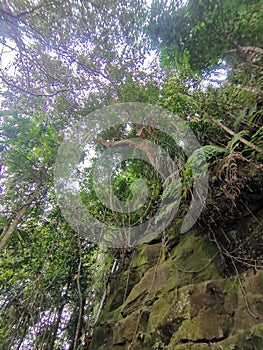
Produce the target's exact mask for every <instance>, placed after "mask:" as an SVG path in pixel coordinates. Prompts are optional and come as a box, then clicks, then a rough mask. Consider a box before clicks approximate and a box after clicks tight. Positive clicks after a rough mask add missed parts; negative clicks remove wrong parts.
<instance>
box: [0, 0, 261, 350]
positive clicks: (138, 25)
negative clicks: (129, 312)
mask: <svg viewBox="0 0 263 350" xmlns="http://www.w3.org/2000/svg"><path fill="white" fill-rule="evenodd" d="M262 33H263V2H262V0H233V1H228V0H199V1H196V0H188V1H181V0H176V1H170V2H168V1H165V0H153V1H152V2H151V4H149V3H147V2H146V1H144V0H125V1H123V0H107V1H105V0H93V1H89V0H85V1H77V0H69V1H66V2H64V1H62V0H37V1H35V0H34V1H33V0H12V1H7V0H2V1H1V4H0V59H1V61H0V80H1V88H0V89H1V100H0V103H1V108H0V129H1V136H0V150H1V168H0V171H1V180H0V181H1V202H0V208H1V216H0V232H1V235H0V251H1V260H0V349H5V350H6V349H16V350H19V349H20V350H23V349H29V348H30V349H57V350H58V349H69V350H77V349H87V348H88V344H89V341H90V338H91V336H92V328H93V325H94V321H95V320H96V317H97V313H98V309H99V306H100V301H101V297H102V294H103V288H104V285H105V283H106V281H107V278H108V276H109V274H110V271H111V268H112V264H113V261H114V259H118V261H119V264H120V265H121V264H122V263H123V264H124V263H126V260H127V259H126V257H127V256H128V255H129V252H130V250H129V251H125V249H124V250H116V249H115V250H114V249H109V248H107V247H105V246H101V245H99V244H96V243H94V242H90V241H88V240H86V239H83V238H82V237H81V235H80V234H79V233H78V232H75V231H74V230H73V229H72V228H71V227H70V225H69V224H68V223H67V221H66V220H65V218H64V217H63V215H62V213H61V209H60V207H59V205H58V201H57V197H56V191H55V188H54V164H55V160H56V155H57V151H58V149H59V146H60V145H61V143H62V140H63V135H64V133H65V132H66V131H67V130H68V129H69V128H70V127H71V126H73V125H75V124H76V123H77V122H78V120H79V119H80V118H81V117H82V116H85V115H88V114H89V113H91V112H93V111H95V110H97V109H98V108H102V107H105V106H108V105H111V104H116V103H119V102H143V103H150V104H153V105H156V106H161V107H163V108H165V109H167V110H168V111H171V112H173V113H174V114H176V115H178V116H179V117H180V118H182V119H183V120H184V121H185V122H186V123H187V125H188V127H189V128H190V129H191V130H192V131H193V132H194V134H195V135H196V137H197V139H198V140H199V142H200V144H201V146H202V149H203V151H204V152H205V155H206V159H207V163H208V166H209V168H208V171H209V193H208V197H207V200H206V204H205V207H204V209H203V211H202V214H201V216H200V218H199V220H198V221H197V223H196V226H197V227H198V229H199V231H200V234H204V235H207V239H213V240H214V242H215V243H216V245H217V247H218V249H219V250H220V253H221V255H222V259H224V263H225V270H226V275H229V274H231V273H233V266H234V267H235V269H237V270H238V271H244V270H246V269H249V268H251V267H257V268H260V263H261V261H262V259H263V241H262V237H261V236H260V235H259V236H255V234H254V235H253V232H252V233H250V235H249V236H247V235H242V234H240V235H239V231H238V230H237V231H236V233H235V234H234V236H233V235H232V236H230V235H229V228H230V227H233V225H234V224H237V223H238V222H239V221H240V219H241V218H246V217H247V216H251V215H256V213H257V212H258V211H259V210H260V209H261V207H260V205H261V203H262V153H263V125H262V104H263V75H262V74H263V65H262V63H263V36H262ZM127 130H128V131H127ZM136 133H137V134H136ZM140 136H141V135H140ZM101 137H102V139H103V140H110V141H111V142H118V141H121V140H126V139H127V138H129V137H139V136H138V130H137V129H136V125H130V126H129V128H128V129H127V126H125V125H120V127H119V128H115V129H112V130H106V131H105V133H104V134H102V135H101ZM144 138H147V139H148V140H150V141H151V142H154V143H156V144H158V145H161V146H162V147H164V148H165V149H166V150H167V151H168V152H169V154H170V156H171V157H173V159H177V161H178V164H179V174H180V177H181V181H182V199H181V204H180V208H179V212H178V215H179V216H183V215H185V212H186V210H187V207H188V206H189V203H190V202H191V196H192V186H193V174H192V172H191V168H189V164H188V163H187V159H185V157H184V155H183V152H182V150H180V147H178V145H175V144H174V143H173V141H172V140H171V139H170V138H169V137H168V136H167V135H164V134H163V133H161V132H158V130H144ZM104 147H105V144H104V145H103V144H102V143H97V144H96V147H95V148H96V152H95V158H96V157H98V158H99V156H100V153H101V152H102V151H103V149H104ZM194 161H195V162H198V161H199V159H198V157H196V159H194ZM91 175H92V166H91V167H90V168H86V169H85V171H84V173H83V174H82V176H83V182H82V184H81V191H82V198H83V202H84V203H85V204H86V206H87V208H89V210H90V211H91V212H92V214H93V215H94V216H95V217H97V218H98V219H99V220H101V221H103V222H106V223H107V224H109V225H112V226H114V227H118V225H125V224H126V225H127V223H128V224H129V225H134V224H135V223H136V222H138V220H144V219H145V217H149V216H151V215H154V214H155V212H156V207H158V204H159V202H160V198H164V197H165V195H166V194H167V192H169V191H173V190H174V182H171V183H170V187H169V186H168V189H167V191H166V192H165V193H164V192H163V191H162V186H163V184H162V183H161V182H160V179H159V177H158V176H157V175H156V174H154V173H153V169H152V167H151V166H149V165H147V164H142V161H140V160H136V159H134V160H131V161H130V162H129V163H128V164H121V165H120V167H119V168H118V169H116V172H115V174H114V176H113V187H114V191H115V194H116V195H117V196H118V197H119V198H120V199H121V200H127V199H129V198H130V197H131V195H132V194H131V185H132V182H133V181H135V180H136V179H138V178H145V179H147V184H148V186H149V188H150V190H149V193H148V198H147V201H146V203H145V207H142V208H140V209H139V210H138V211H135V212H133V213H130V214H129V215H128V214H122V215H121V214H120V213H118V214H117V215H116V214H115V213H113V212H112V211H110V210H108V209H107V208H105V206H104V205H103V204H102V203H101V202H100V200H99V199H98V198H97V197H96V194H95V193H94V191H93V189H92V181H91V179H92V176H91ZM168 214H169V213H167V215H168ZM174 220H176V218H175V219H174ZM257 225H260V221H257ZM257 232H260V230H258V231H257ZM233 264H234V265H233ZM231 266H232V267H231Z"/></svg>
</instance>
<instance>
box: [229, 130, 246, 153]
mask: <svg viewBox="0 0 263 350" xmlns="http://www.w3.org/2000/svg"><path fill="white" fill-rule="evenodd" d="M248 134H249V131H248V130H242V131H240V132H239V133H237V134H236V135H235V136H233V137H232V139H231V140H230V141H229V142H228V144H227V146H226V149H227V151H228V153H232V152H233V151H234V149H235V148H236V146H237V143H238V142H239V139H240V137H243V136H245V135H248Z"/></svg>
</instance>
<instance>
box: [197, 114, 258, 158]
mask: <svg viewBox="0 0 263 350" xmlns="http://www.w3.org/2000/svg"><path fill="white" fill-rule="evenodd" d="M203 114H204V115H205V116H206V117H207V118H208V119H210V120H211V121H212V122H213V123H215V124H216V125H218V126H219V127H220V128H222V129H223V130H225V131H226V132H227V133H228V134H229V135H231V136H235V137H238V140H239V141H240V142H242V143H243V144H244V145H246V146H248V147H249V148H252V149H254V150H255V151H257V152H258V153H260V154H263V150H262V149H261V148H259V147H258V146H256V145H255V144H253V143H251V142H249V141H248V140H246V139H244V137H242V136H238V135H237V134H236V133H235V132H234V131H233V130H231V129H229V128H228V127H227V126H226V125H224V124H223V123H221V122H220V121H219V120H218V119H216V118H214V117H212V116H211V115H209V114H208V113H206V112H203Z"/></svg>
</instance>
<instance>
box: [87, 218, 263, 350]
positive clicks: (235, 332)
mask: <svg viewBox="0 0 263 350" xmlns="http://www.w3.org/2000/svg"><path fill="white" fill-rule="evenodd" d="M179 226H180V225H179V223H178V224H177V225H175V226H173V227H172V228H170V229H169V230H168V231H167V232H166V233H165V234H164V236H163V238H162V239H160V241H158V240H157V241H153V242H150V243H148V244H144V245H142V246H140V247H138V248H137V249H136V250H135V251H134V252H133V254H132V256H131V258H130V261H129V263H128V264H127V266H126V268H124V269H123V270H122V271H120V272H119V273H115V274H114V275H112V276H111V279H110V282H109V285H108V290H107V296H106V299H105V303H104V307H103V310H102V313H101V315H100V318H99V321H98V323H97V325H96V327H95V330H94V334H93V339H92V343H91V346H90V349H91V350H128V349H133V350H144V349H145V350H150V349H155V350H158V349H168V350H188V349H196V350H205V349H212V350H217V349H218V350H219V349H224V350H232V349H236V350H239V349H240V350H241V349H242V350H250V349H251V350H252V349H258V350H261V349H263V271H260V270H258V269H256V268H254V269H250V270H248V271H246V272H243V273H241V272H239V273H238V274H237V273H236V274H235V273H234V274H233V275H232V276H229V277H226V275H225V272H224V259H223V257H222V255H221V254H220V252H219V251H218V249H217V247H216V245H215V244H214V243H213V242H212V241H210V240H209V239H207V237H205V236H201V235H200V234H199V233H198V231H195V230H193V231H190V232H188V233H186V234H184V235H182V234H180V233H179V232H180V230H179Z"/></svg>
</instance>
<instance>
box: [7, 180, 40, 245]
mask: <svg viewBox="0 0 263 350" xmlns="http://www.w3.org/2000/svg"><path fill="white" fill-rule="evenodd" d="M38 190H39V185H38V186H37V187H36V189H35V191H34V192H33V193H32V194H31V196H30V197H29V199H28V201H26V202H25V203H24V204H23V205H22V206H21V208H20V209H19V210H18V211H17V213H16V215H15V217H14V218H13V220H12V222H11V223H10V225H9V226H7V227H6V229H4V231H3V233H2V235H1V239H0V252H1V251H2V250H3V249H4V248H5V246H6V244H7V241H8V240H9V239H10V238H11V236H12V235H13V233H14V232H15V229H16V227H17V225H18V224H19V223H20V222H21V220H22V218H23V216H24V215H25V213H26V211H27V208H28V207H29V206H30V205H31V204H32V203H33V201H34V200H35V199H36V197H37V195H38Z"/></svg>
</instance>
